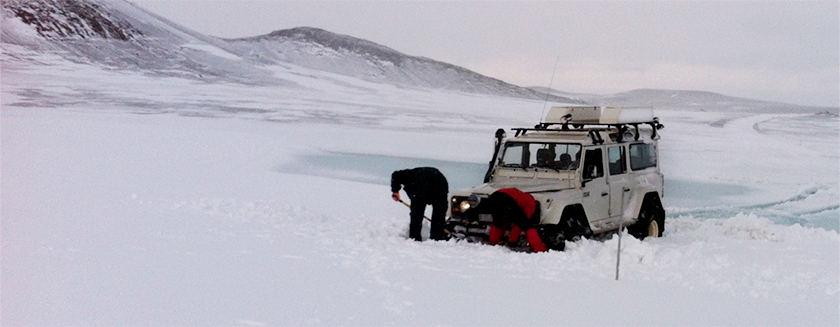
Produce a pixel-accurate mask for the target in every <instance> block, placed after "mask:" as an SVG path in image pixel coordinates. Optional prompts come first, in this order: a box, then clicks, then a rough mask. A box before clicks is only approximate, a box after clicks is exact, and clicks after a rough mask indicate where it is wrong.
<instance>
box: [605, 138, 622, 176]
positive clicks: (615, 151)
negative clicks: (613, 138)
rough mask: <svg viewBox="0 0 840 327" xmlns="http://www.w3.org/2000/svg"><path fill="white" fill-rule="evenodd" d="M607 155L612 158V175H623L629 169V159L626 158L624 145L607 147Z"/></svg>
mask: <svg viewBox="0 0 840 327" xmlns="http://www.w3.org/2000/svg"><path fill="white" fill-rule="evenodd" d="M607 157H608V158H609V160H610V175H621V174H624V172H625V171H627V161H626V159H624V147H623V146H621V145H619V146H613V147H610V148H609V149H607Z"/></svg>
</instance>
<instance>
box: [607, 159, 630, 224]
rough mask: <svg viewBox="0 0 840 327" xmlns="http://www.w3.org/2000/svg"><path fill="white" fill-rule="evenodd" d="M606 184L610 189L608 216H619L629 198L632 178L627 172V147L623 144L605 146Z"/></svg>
mask: <svg viewBox="0 0 840 327" xmlns="http://www.w3.org/2000/svg"><path fill="white" fill-rule="evenodd" d="M607 167H608V169H607V172H608V175H607V184H609V189H610V209H609V216H610V217H619V216H621V215H622V214H623V213H624V208H625V207H626V206H627V201H629V200H630V192H631V189H632V186H633V185H632V180H631V178H630V177H629V175H630V174H628V172H627V148H626V147H625V146H624V145H621V144H620V145H613V146H609V147H607Z"/></svg>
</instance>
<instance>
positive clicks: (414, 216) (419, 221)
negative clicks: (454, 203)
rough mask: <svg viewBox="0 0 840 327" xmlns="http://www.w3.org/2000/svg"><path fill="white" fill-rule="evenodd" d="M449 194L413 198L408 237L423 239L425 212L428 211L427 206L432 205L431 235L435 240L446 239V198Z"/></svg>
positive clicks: (417, 239)
mask: <svg viewBox="0 0 840 327" xmlns="http://www.w3.org/2000/svg"><path fill="white" fill-rule="evenodd" d="M446 196H447V194H446V193H444V194H441V195H440V196H435V197H434V198H432V199H429V198H428V197H420V196H418V197H414V198H411V214H410V215H411V222H410V223H409V226H408V237H410V238H412V239H414V240H415V241H422V240H423V239H422V238H421V237H420V231H421V230H422V229H423V214H424V212H425V211H426V206H427V205H431V206H432V228H431V231H430V233H429V234H430V235H429V237H430V238H431V239H433V240H445V239H446V233H445V232H444V231H443V229H444V224H445V218H446V209H448V203H447V200H446Z"/></svg>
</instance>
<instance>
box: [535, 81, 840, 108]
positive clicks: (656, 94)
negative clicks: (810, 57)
mask: <svg viewBox="0 0 840 327" xmlns="http://www.w3.org/2000/svg"><path fill="white" fill-rule="evenodd" d="M533 89H536V90H539V91H540V92H549V93H551V94H554V95H558V96H562V97H568V98H572V99H576V100H579V101H582V102H585V103H589V104H594V105H605V106H627V107H653V108H669V109H681V110H698V111H740V112H775V113H783V112H790V113H802V112H812V113H830V114H832V115H837V114H838V113H840V108H838V107H815V106H800V105H795V104H789V103H783V102H775V101H764V100H755V99H748V98H740V97H732V96H728V95H723V94H720V93H714V92H708V91H695V90H665V89H636V90H630V91H626V92H619V93H614V94H586V93H569V92H563V91H559V90H554V89H551V90H549V89H547V88H541V87H533Z"/></svg>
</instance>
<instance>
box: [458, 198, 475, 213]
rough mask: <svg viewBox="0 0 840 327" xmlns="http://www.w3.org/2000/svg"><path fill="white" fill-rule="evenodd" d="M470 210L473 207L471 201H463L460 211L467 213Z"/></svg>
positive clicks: (459, 205) (459, 206) (460, 204)
mask: <svg viewBox="0 0 840 327" xmlns="http://www.w3.org/2000/svg"><path fill="white" fill-rule="evenodd" d="M470 208H472V205H471V204H470V201H469V200H463V201H461V203H459V204H458V209H459V210H461V212H466V211H467V210H469V209H470Z"/></svg>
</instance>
